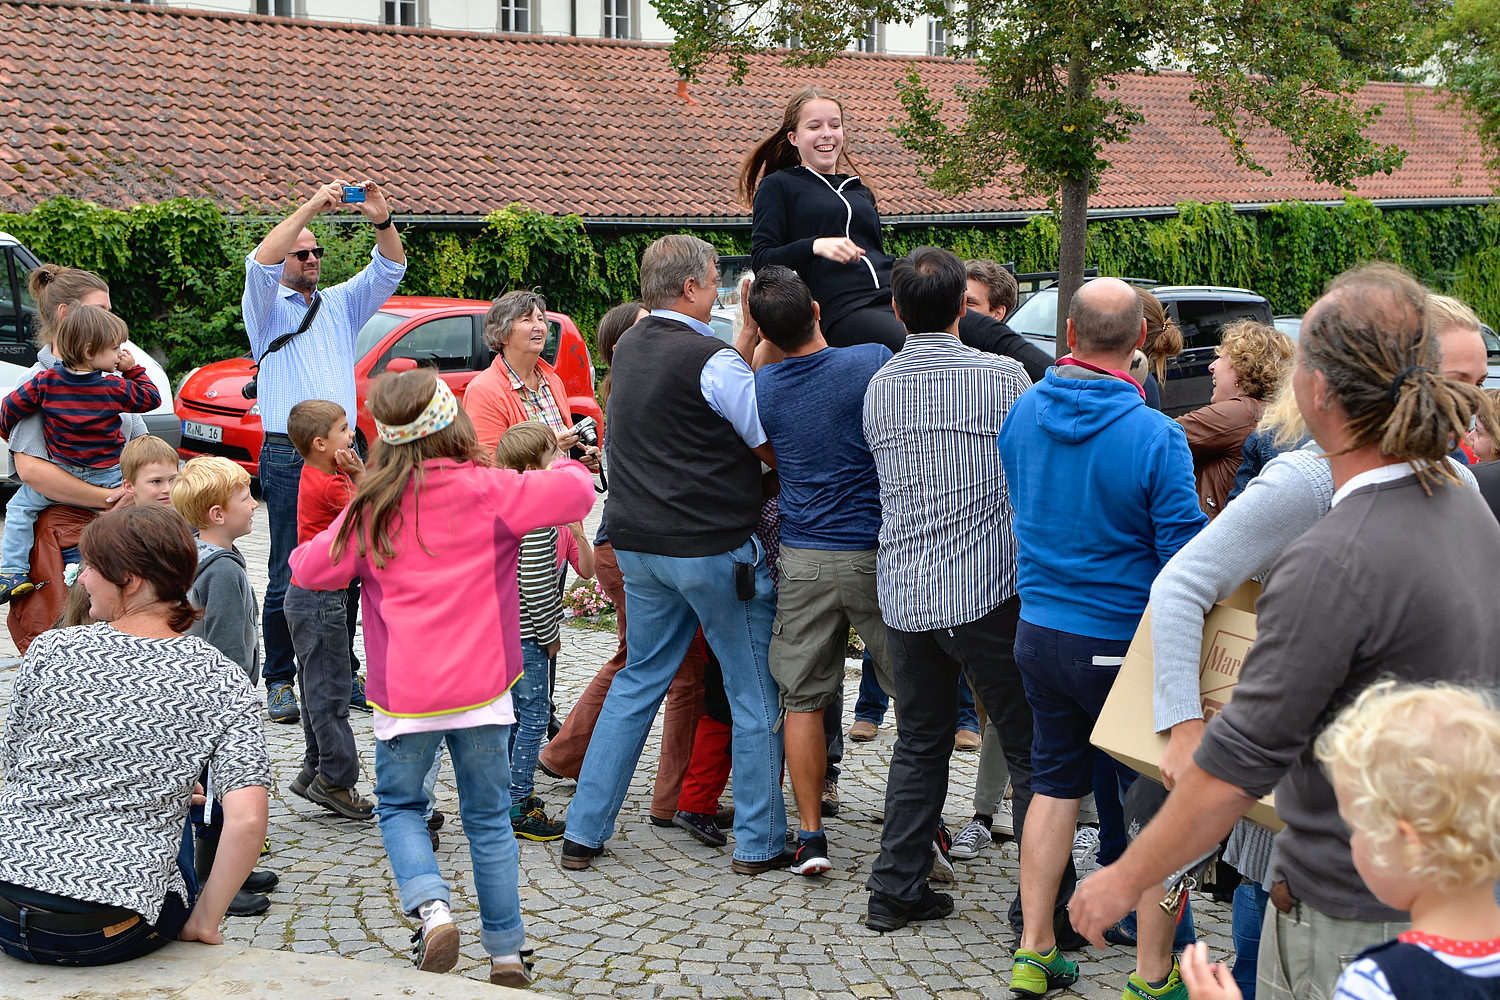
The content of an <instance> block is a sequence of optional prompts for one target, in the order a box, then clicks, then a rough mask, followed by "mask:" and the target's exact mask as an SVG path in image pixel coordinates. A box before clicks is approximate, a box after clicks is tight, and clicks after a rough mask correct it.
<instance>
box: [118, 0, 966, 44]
mask: <svg viewBox="0 0 1500 1000" xmlns="http://www.w3.org/2000/svg"><path fill="white" fill-rule="evenodd" d="M141 2H143V3H151V4H152V5H153V6H162V4H160V3H158V2H157V0H141ZM170 6H179V7H192V8H196V9H198V10H215V11H223V12H225V13H230V14H272V15H275V16H277V17H296V18H307V19H310V20H315V21H347V22H349V23H351V24H384V25H393V26H398V27H408V28H439V29H445V30H451V31H494V32H501V33H507V34H521V35H563V36H576V37H579V38H617V39H626V40H632V41H641V42H670V41H672V31H671V29H670V28H668V27H667V25H666V24H665V23H664V22H663V21H662V19H661V18H660V17H658V16H657V13H656V8H655V7H654V6H653V5H652V4H651V2H650V0H173V2H172V3H171V4H170ZM863 29H864V30H863V31H862V32H861V33H860V36H859V37H858V38H857V39H856V40H855V42H854V44H853V45H851V46H850V48H851V50H854V51H859V52H877V53H886V54H889V55H906V56H922V55H943V54H945V50H946V48H947V43H948V32H947V28H946V26H945V25H944V23H943V21H942V20H941V19H938V18H932V17H925V18H922V19H921V20H920V21H914V22H912V23H909V24H883V23H881V22H879V21H876V20H874V19H873V18H872V19H870V20H869V21H866V22H865V24H864V26H863Z"/></svg>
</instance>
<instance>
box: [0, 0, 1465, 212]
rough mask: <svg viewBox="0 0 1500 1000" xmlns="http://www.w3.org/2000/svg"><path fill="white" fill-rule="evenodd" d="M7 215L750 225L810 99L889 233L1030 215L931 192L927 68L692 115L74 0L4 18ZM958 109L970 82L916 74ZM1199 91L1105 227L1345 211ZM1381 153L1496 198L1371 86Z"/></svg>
mask: <svg viewBox="0 0 1500 1000" xmlns="http://www.w3.org/2000/svg"><path fill="white" fill-rule="evenodd" d="M0 37H4V38H5V40H6V43H5V45H4V46H3V47H0V110H3V114H4V119H5V122H6V134H5V135H4V137H3V138H0V208H6V209H22V210H24V209H26V208H28V207H30V206H32V205H34V204H36V203H37V202H40V201H42V200H45V199H46V198H48V197H50V196H52V195H54V194H59V193H66V194H70V195H74V196H78V197H85V198H90V199H93V200H95V201H98V202H100V203H103V204H108V205H117V206H119V205H126V204H130V203H134V202H138V201H154V200H158V199H161V198H165V197H169V196H172V195H179V194H182V195H194V196H209V197H212V198H214V199H216V200H217V201H219V202H220V203H221V204H223V205H225V206H226V207H236V206H238V205H240V204H241V203H242V202H244V201H245V200H246V199H249V200H250V201H252V202H255V203H260V204H281V203H284V202H285V201H286V200H287V198H288V195H289V193H290V192H294V191H296V192H303V193H305V192H306V191H307V190H309V189H310V186H311V184H312V182H313V181H314V180H318V179H322V178H324V177H328V176H335V175H337V174H367V175H369V176H373V177H376V178H379V179H382V180H383V181H384V182H385V183H386V184H387V186H388V187H389V188H390V189H391V190H392V191H393V195H394V198H395V200H396V201H397V203H398V204H400V205H401V206H402V210H403V213H411V214H415V215H449V216H473V215H482V214H484V213H486V212H488V211H490V210H492V209H494V208H497V207H500V206H502V205H505V204H508V203H509V202H512V201H521V202H525V203H527V204H529V205H531V206H533V207H535V208H538V209H541V210H543V211H547V212H577V213H578V214H580V215H583V216H585V217H594V218H599V217H620V218H671V217H695V218H702V217H732V216H741V215H744V214H745V209H744V208H743V206H741V205H739V204H738V203H737V201H736V199H735V195H734V177H735V173H736V170H737V167H738V164H739V160H740V157H741V156H742V155H743V154H744V152H745V151H746V150H747V149H749V147H750V146H751V145H753V143H754V142H755V141H756V140H758V139H759V138H760V137H761V136H762V135H763V134H764V133H765V132H766V131H767V130H769V129H770V128H771V127H773V126H774V124H775V123H776V122H777V121H778V120H779V114H780V110H781V107H782V105H783V103H784V102H785V100H786V97H787V96H788V95H789V93H790V92H791V91H792V90H793V89H794V88H795V87H796V86H798V85H800V84H802V83H805V82H818V83H823V84H826V85H832V86H834V87H835V89H837V90H838V92H839V93H840V94H841V95H843V96H844V97H845V99H846V102H847V104H848V109H849V111H850V113H851V114H850V120H851V126H852V129H851V133H852V136H853V139H854V141H855V143H857V146H856V147H855V148H856V149H857V150H858V160H859V163H860V167H861V170H862V172H863V175H864V177H865V179H866V180H867V182H869V183H870V184H871V186H872V187H874V188H875V189H876V191H877V192H879V194H880V197H881V208H882V211H883V212H884V213H885V214H886V215H887V216H888V217H891V216H907V215H926V214H952V213H959V214H967V213H993V212H1011V211H1017V210H1020V209H1035V208H1038V207H1041V203H1040V202H1029V203H1025V204H1017V203H1016V202H1015V201H1013V200H1011V199H1010V198H1009V197H1008V196H1007V194H1006V192H1005V190H1004V189H1003V188H1002V187H1001V186H999V185H994V186H991V187H990V188H988V189H986V190H984V191H980V192H976V193H973V194H970V195H966V196H963V197H957V198H955V197H949V196H944V195H939V194H937V193H936V192H934V191H932V190H931V189H930V188H928V187H927V185H926V184H925V183H924V182H923V181H922V180H921V178H920V176H919V175H918V173H917V169H916V160H915V157H914V156H913V155H912V154H911V153H909V152H907V151H906V150H904V149H903V148H901V146H900V144H899V143H898V142H897V141H896V140H895V139H894V138H893V137H892V136H891V135H890V134H889V132H888V131H887V130H886V126H887V124H888V123H890V122H892V121H896V120H898V119H899V118H900V116H901V109H900V106H899V103H898V102H897V99H896V97H895V87H894V85H895V82H896V80H897V79H898V78H900V77H901V76H902V75H903V74H904V73H905V72H906V71H907V69H908V68H909V67H910V66H911V64H912V60H910V59H905V58H896V57H884V56H868V55H856V54H849V55H845V56H840V57H838V58H836V59H834V60H833V61H832V62H831V63H830V64H829V65H828V66H827V67H826V68H824V69H821V70H790V69H787V68H785V67H782V66H780V65H779V60H778V58H777V57H776V56H775V55H763V56H758V57H756V58H754V59H753V60H752V72H751V74H750V76H749V77H748V82H747V83H746V84H745V85H743V86H728V85H727V84H726V83H725V81H724V77H723V74H722V73H711V74H709V75H708V79H706V80H705V81H703V82H700V83H695V84H693V85H692V87H691V88H690V89H691V98H692V103H690V102H688V101H685V100H683V99H682V98H681V97H679V96H678V93H677V80H676V76H675V74H674V72H673V70H672V68H671V65H670V63H669V61H668V57H667V50H666V47H665V46H662V45H653V44H646V43H630V42H612V41H601V40H592V39H589V40H585V39H573V38H562V39H559V38H541V37H518V36H501V35H494V34H482V33H466V32H448V31H413V30H410V29H387V28H369V27H353V26H350V25H344V24H331V23H326V22H311V21H298V20H289V19H282V18H268V17H256V16H250V15H232V14H221V13H213V12H205V11H194V10H189V9H181V8H169V7H157V6H150V7H146V6H136V5H129V4H117V3H93V2H87V0H57V2H38V3H13V2H5V3H0ZM916 63H917V65H918V66H919V67H920V69H921V71H922V73H923V76H924V78H926V79H927V80H928V82H929V84H930V85H932V86H933V87H934V89H935V90H937V91H939V92H940V93H941V92H951V89H952V87H953V86H954V84H955V83H956V82H958V81H960V80H962V79H965V78H972V75H973V70H972V67H969V66H966V65H965V64H962V63H958V62H956V61H954V60H949V59H919V60H916ZM1190 86H1191V79H1190V78H1189V77H1187V76H1184V75H1182V74H1176V73H1164V74H1161V75H1158V76H1152V77H1135V78H1131V79H1129V80H1126V81H1124V82H1123V83H1122V85H1121V93H1122V94H1124V95H1125V97H1126V99H1127V100H1129V101H1132V102H1134V103H1137V104H1139V105H1140V106H1141V107H1142V108H1143V109H1144V110H1145V112H1146V117H1147V123H1146V124H1144V125H1142V126H1141V127H1139V128H1138V129H1137V130H1136V134H1135V138H1134V139H1133V141H1131V142H1130V143H1128V144H1126V145H1124V146H1121V147H1117V148H1115V149H1112V150H1110V151H1109V153H1108V154H1107V158H1108V159H1110V160H1111V161H1112V162H1113V164H1114V167H1113V169H1112V170H1111V171H1110V172H1109V173H1108V174H1106V175H1105V177H1104V180H1103V185H1102V188H1101V190H1100V192H1099V193H1098V195H1097V196H1096V197H1095V198H1094V199H1093V206H1094V207H1095V208H1115V209H1131V208H1150V207H1158V206H1170V205H1173V204H1175V203H1176V202H1179V201H1185V200H1195V201H1230V202H1236V203H1249V202H1263V201H1282V200H1287V199H1293V198H1300V199H1309V200H1312V199H1331V198H1338V197H1340V196H1341V192H1339V191H1338V190H1336V189H1334V188H1331V187H1328V186H1325V185H1318V184H1315V183H1313V182H1311V181H1310V180H1309V179H1307V178H1306V177H1304V176H1302V175H1300V174H1299V173H1297V172H1296V171H1294V170H1293V169H1292V168H1291V167H1290V166H1288V165H1287V164H1286V159H1285V153H1284V149H1285V147H1284V144H1282V143H1279V142H1278V140H1276V139H1275V138H1273V137H1256V138H1254V139H1252V140H1251V145H1252V148H1253V149H1254V151H1255V152H1256V154H1257V155H1258V156H1259V157H1260V158H1261V159H1262V162H1264V163H1266V164H1267V165H1268V166H1270V167H1272V169H1273V170H1275V173H1274V175H1273V176H1271V177H1265V176H1262V175H1259V174H1255V173H1252V172H1250V171H1246V170H1243V169H1240V168H1238V167H1236V166H1235V165H1234V163H1233V161H1232V160H1231V159H1230V157H1229V155H1228V153H1227V152H1226V144H1225V143H1224V142H1223V140H1222V139H1221V138H1220V137H1219V136H1218V135H1217V133H1214V132H1213V131H1212V130H1210V129H1208V128H1205V127H1204V126H1202V125H1200V124H1198V122H1197V119H1198V117H1199V116H1198V115H1197V114H1195V111H1194V108H1193V106H1192V105H1191V104H1189V103H1188V100H1187V94H1188V91H1189V89H1190ZM1366 93H1367V95H1368V98H1367V99H1369V100H1376V101H1382V102H1384V103H1385V104H1386V113H1385V115H1384V117H1383V118H1382V119H1381V121H1380V123H1379V125H1378V126H1377V127H1376V129H1375V130H1374V135H1375V137H1376V138H1378V139H1381V140H1384V141H1395V142H1398V143H1400V144H1402V145H1403V146H1404V147H1405V148H1406V149H1408V150H1409V155H1408V157H1407V161H1406V166H1405V167H1403V168H1402V169H1401V170H1399V171H1397V172H1396V173H1395V174H1393V175H1391V176H1389V177H1386V176H1378V177H1375V178H1372V179H1368V180H1365V181H1362V182H1360V183H1359V184H1358V185H1357V186H1356V187H1355V191H1356V192H1357V193H1358V194H1360V195H1363V196H1365V197H1370V198H1433V199H1448V198H1463V197H1472V198H1482V197H1487V196H1489V195H1490V194H1491V191H1490V187H1489V181H1488V179H1487V178H1486V177H1485V176H1484V173H1483V171H1482V169H1481V167H1480V165H1479V157H1478V153H1477V149H1476V143H1475V141H1474V138H1473V136H1472V134H1471V133H1470V132H1468V131H1467V130H1466V129H1465V127H1464V121H1463V119H1462V117H1461V115H1460V114H1459V112H1458V111H1456V110H1455V109H1453V108H1451V107H1445V106H1444V98H1443V95H1440V94H1437V93H1434V92H1433V91H1430V90H1428V89H1425V88H1420V87H1413V88H1406V87H1402V86H1398V85H1373V86H1371V87H1369V88H1368V89H1367V91H1366Z"/></svg>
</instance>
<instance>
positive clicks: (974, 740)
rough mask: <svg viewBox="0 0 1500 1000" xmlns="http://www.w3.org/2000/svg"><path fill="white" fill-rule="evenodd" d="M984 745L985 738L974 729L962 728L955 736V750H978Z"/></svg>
mask: <svg viewBox="0 0 1500 1000" xmlns="http://www.w3.org/2000/svg"><path fill="white" fill-rule="evenodd" d="M983 745H984V738H983V737H981V736H980V735H979V734H978V733H976V732H974V730H972V729H960V730H959V731H958V735H956V736H954V737H953V749H955V750H978V749H979V748H980V747H981V746H983Z"/></svg>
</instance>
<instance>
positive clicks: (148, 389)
mask: <svg viewBox="0 0 1500 1000" xmlns="http://www.w3.org/2000/svg"><path fill="white" fill-rule="evenodd" d="M129 332H130V331H129V330H128V329H127V328H126V326H125V321H124V320H122V319H120V317H118V316H116V315H115V314H114V313H112V312H110V311H109V310H108V309H101V308H99V307H98V306H85V305H75V306H73V307H72V308H71V309H69V310H68V311H67V313H66V314H65V315H63V316H62V318H61V319H59V320H58V323H57V339H56V342H55V343H54V345H53V349H54V350H55V351H56V353H57V357H58V361H57V364H56V365H54V366H53V367H52V368H50V369H45V370H43V371H40V372H38V373H37V374H35V375H33V376H32V377H31V379H30V380H29V381H27V382H25V383H23V384H21V385H20V386H18V387H17V388H16V389H15V390H14V391H13V392H11V394H10V395H8V396H6V397H5V399H4V400H0V437H4V438H6V439H7V440H9V438H10V434H11V431H12V430H14V429H15V426H16V425H17V424H18V423H20V422H21V420H22V419H24V418H25V417H28V416H31V415H32V414H34V413H40V414H41V415H42V434H43V437H44V438H45V440H46V442H47V453H48V455H49V456H50V457H51V459H52V463H53V464H54V465H56V466H58V467H59V468H61V469H63V470H64V471H66V472H68V473H71V474H72V475H73V477H74V478H76V479H80V480H82V481H83V482H86V483H89V484H91V485H94V486H103V487H106V488H113V487H116V486H119V485H120V484H121V477H120V451H121V449H123V448H124V447H125V435H124V433H123V432H122V431H121V429H120V414H121V413H146V412H148V411H150V410H154V409H155V408H156V407H157V405H158V404H160V403H161V393H160V392H159V391H158V390H157V388H156V386H155V385H153V384H152V382H151V378H150V376H148V375H147V374H146V369H145V368H143V367H142V366H140V365H138V364H136V363H135V356H134V355H132V354H131V353H130V350H129V349H128V348H127V347H126V346H125V340H126V337H128V336H129ZM116 370H118V371H119V373H120V376H121V377H120V378H109V377H106V373H112V372H114V371H116ZM50 506H52V501H51V500H50V499H48V498H47V497H45V496H43V495H42V494H40V493H38V492H37V491H36V490H34V489H32V488H31V487H29V486H22V487H21V489H19V490H18V491H17V492H16V495H15V496H14V497H12V498H11V500H10V502H9V503H8V504H6V508H5V538H4V541H3V542H0V604H4V603H6V602H8V601H10V600H11V599H12V598H15V597H21V596H23V595H25V594H29V593H31V591H33V590H35V589H36V585H35V583H34V582H33V581H32V580H31V578H30V573H31V545H32V542H33V541H34V540H35V534H36V531H35V529H36V518H37V515H38V514H40V513H41V512H42V511H43V510H45V509H46V508H48V507H50Z"/></svg>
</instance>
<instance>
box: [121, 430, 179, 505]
mask: <svg viewBox="0 0 1500 1000" xmlns="http://www.w3.org/2000/svg"><path fill="white" fill-rule="evenodd" d="M177 464H178V462H177V449H175V448H173V447H172V446H171V445H169V444H167V442H165V441H163V440H162V439H161V438H159V437H156V436H155V435H154V434H142V435H141V436H140V437H134V438H131V439H130V440H129V441H126V442H125V447H124V449H122V450H121V452H120V475H121V477H122V478H123V479H124V481H125V495H126V496H128V497H130V502H131V503H133V504H136V505H137V506H142V505H145V504H152V503H159V504H162V505H163V506H166V507H170V506H172V483H173V481H175V480H176V479H177Z"/></svg>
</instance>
